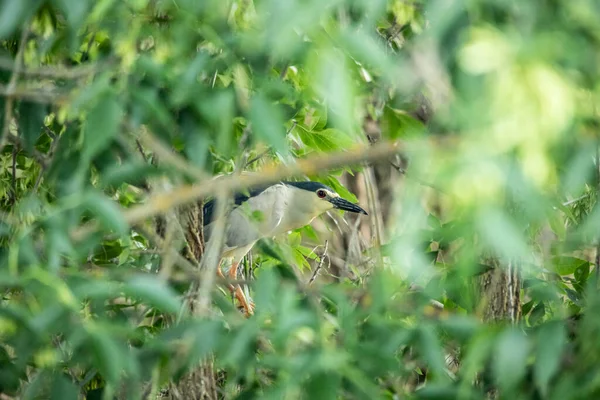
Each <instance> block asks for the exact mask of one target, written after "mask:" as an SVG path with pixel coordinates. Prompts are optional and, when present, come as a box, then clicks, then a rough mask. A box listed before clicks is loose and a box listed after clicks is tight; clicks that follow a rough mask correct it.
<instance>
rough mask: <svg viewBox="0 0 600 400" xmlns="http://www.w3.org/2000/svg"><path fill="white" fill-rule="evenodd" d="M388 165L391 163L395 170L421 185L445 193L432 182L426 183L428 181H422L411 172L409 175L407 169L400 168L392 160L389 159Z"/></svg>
mask: <svg viewBox="0 0 600 400" xmlns="http://www.w3.org/2000/svg"><path fill="white" fill-rule="evenodd" d="M390 165H391V166H392V167H393V168H394V169H395V170H396V171H398V172H399V173H401V174H402V175H404V176H406V177H407V178H409V179H412V180H413V181H415V182H417V183H418V184H420V185H423V186H427V187H430V188H432V189H435V190H437V191H438V192H440V193H443V194H447V193H446V192H445V191H443V190H442V189H440V188H439V187H437V186H435V185H434V184H432V183H428V182H425V181H423V180H421V179H419V178H415V177H414V176H412V174H411V175H409V174H408V173H407V171H406V170H405V169H404V168H402V167H401V166H399V165H396V164H394V163H393V162H392V161H390Z"/></svg>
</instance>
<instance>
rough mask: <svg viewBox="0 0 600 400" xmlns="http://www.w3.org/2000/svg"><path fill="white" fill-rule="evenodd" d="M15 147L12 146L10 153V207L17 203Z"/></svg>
mask: <svg viewBox="0 0 600 400" xmlns="http://www.w3.org/2000/svg"><path fill="white" fill-rule="evenodd" d="M17 150H18V149H17V146H14V145H13V151H12V178H11V179H12V191H11V196H10V200H11V205H13V206H14V205H15V203H16V202H17Z"/></svg>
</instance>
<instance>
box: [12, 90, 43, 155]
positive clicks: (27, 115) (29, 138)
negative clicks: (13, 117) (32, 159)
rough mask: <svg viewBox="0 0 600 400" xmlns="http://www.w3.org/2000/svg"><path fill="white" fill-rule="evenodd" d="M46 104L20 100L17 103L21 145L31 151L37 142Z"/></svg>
mask: <svg viewBox="0 0 600 400" xmlns="http://www.w3.org/2000/svg"><path fill="white" fill-rule="evenodd" d="M45 117H46V105H44V104H39V103H33V102H28V101H22V102H21V103H20V104H19V132H20V133H21V134H22V135H23V146H24V147H25V150H27V151H29V152H31V151H32V150H33V147H34V146H35V143H36V142H37V140H38V138H39V136H40V131H41V129H42V126H43V125H44V118H45Z"/></svg>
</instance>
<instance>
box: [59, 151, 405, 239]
mask: <svg viewBox="0 0 600 400" xmlns="http://www.w3.org/2000/svg"><path fill="white" fill-rule="evenodd" d="M400 149H401V146H400V143H399V142H392V143H390V142H381V143H378V144H376V145H372V146H364V145H361V146H357V147H355V148H353V149H349V150H345V151H339V152H334V153H326V154H319V155H317V156H311V157H307V158H304V159H300V160H298V161H297V162H296V163H293V164H287V165H276V164H272V165H270V166H269V167H267V168H264V169H263V170H262V171H261V173H260V174H248V175H229V176H220V177H217V178H213V179H211V180H209V181H204V182H202V183H201V184H195V185H182V186H179V187H177V188H174V189H173V190H172V191H171V192H169V193H157V194H154V195H153V196H151V197H149V198H148V201H147V202H146V203H145V204H142V205H139V206H135V207H132V208H130V209H128V210H126V211H123V219H124V220H125V222H127V223H128V224H135V223H138V222H140V221H143V220H145V219H146V218H150V217H154V216H156V215H160V214H164V213H165V212H167V211H168V210H170V209H171V208H173V207H179V206H182V205H185V204H188V203H191V202H193V201H195V200H197V199H200V198H205V197H208V196H211V195H214V194H215V193H218V192H220V191H226V192H229V193H231V192H236V191H239V190H242V189H244V188H248V187H251V186H255V185H263V184H271V183H275V182H278V181H280V180H282V179H284V178H286V177H292V176H301V175H318V174H320V173H322V172H323V171H325V170H328V169H332V168H339V167H342V166H347V165H356V164H360V163H362V162H365V161H372V160H376V159H381V158H384V157H389V156H390V155H392V154H396V153H398V152H400ZM98 227H99V225H98V224H97V222H93V221H92V222H89V223H87V224H85V225H83V226H81V227H79V228H78V229H76V230H74V231H73V232H72V234H71V237H72V238H73V239H74V240H81V239H83V238H85V237H87V235H89V234H90V233H93V232H95V231H97V230H98Z"/></svg>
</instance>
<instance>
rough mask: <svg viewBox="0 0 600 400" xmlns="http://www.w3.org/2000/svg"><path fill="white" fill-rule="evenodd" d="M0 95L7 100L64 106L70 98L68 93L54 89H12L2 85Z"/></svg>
mask: <svg viewBox="0 0 600 400" xmlns="http://www.w3.org/2000/svg"><path fill="white" fill-rule="evenodd" d="M0 95H1V96H4V97H6V98H7V99H22V100H27V101H31V102H33V103H41V104H52V103H58V104H62V103H64V102H66V100H67V99H68V98H69V94H68V93H66V92H59V91H56V90H54V88H53V87H49V88H26V87H14V88H12V89H11V88H10V87H9V86H5V85H0Z"/></svg>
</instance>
